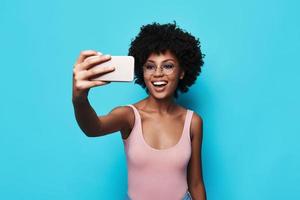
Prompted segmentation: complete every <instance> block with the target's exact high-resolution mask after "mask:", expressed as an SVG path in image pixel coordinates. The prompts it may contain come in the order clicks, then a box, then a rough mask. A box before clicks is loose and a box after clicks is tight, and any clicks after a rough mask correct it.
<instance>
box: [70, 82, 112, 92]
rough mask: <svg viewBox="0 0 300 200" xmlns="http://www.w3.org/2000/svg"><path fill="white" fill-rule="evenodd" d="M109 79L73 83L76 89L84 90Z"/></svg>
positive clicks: (102, 83) (104, 83) (103, 83)
mask: <svg viewBox="0 0 300 200" xmlns="http://www.w3.org/2000/svg"><path fill="white" fill-rule="evenodd" d="M109 83H110V81H78V82H76V83H75V88H76V89H78V90H86V89H89V88H92V87H96V86H101V85H106V84H109Z"/></svg>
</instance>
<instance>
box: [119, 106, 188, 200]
mask: <svg viewBox="0 0 300 200" xmlns="http://www.w3.org/2000/svg"><path fill="white" fill-rule="evenodd" d="M128 106H130V107H131V108H132V109H133V111H134V116H135V122H134V126H133V128H132V131H131V133H130V135H129V137H128V138H126V139H123V143H124V149H125V153H126V161H127V166H128V192H127V195H128V196H129V197H130V199H132V200H153V199H155V200H166V199H172V200H181V199H182V197H183V196H184V194H185V192H186V191H187V190H188V185H187V165H188V162H189V160H190V157H191V137H190V124H191V120H192V115H193V111H192V110H189V109H187V113H186V116H185V121H184V127H183V130H182V133H181V137H180V139H179V141H178V142H177V144H176V145H173V146H171V147H169V148H166V149H156V148H153V147H151V146H150V145H149V144H148V143H147V142H146V141H145V140H144V136H143V133H142V121H141V116H140V114H139V112H138V110H137V108H135V107H134V106H133V105H131V104H129V105H128Z"/></svg>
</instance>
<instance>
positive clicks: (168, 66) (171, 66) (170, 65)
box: [164, 64, 174, 69]
mask: <svg viewBox="0 0 300 200" xmlns="http://www.w3.org/2000/svg"><path fill="white" fill-rule="evenodd" d="M173 67H174V66H173V65H172V64H166V65H164V68H166V69H172V68H173Z"/></svg>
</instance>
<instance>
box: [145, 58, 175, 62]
mask: <svg viewBox="0 0 300 200" xmlns="http://www.w3.org/2000/svg"><path fill="white" fill-rule="evenodd" d="M169 60H171V61H173V62H176V61H175V60H174V59H172V58H169V59H166V60H163V61H162V62H166V61H169ZM147 61H149V62H153V63H155V61H153V60H147Z"/></svg>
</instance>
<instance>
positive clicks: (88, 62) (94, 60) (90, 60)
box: [77, 55, 111, 70]
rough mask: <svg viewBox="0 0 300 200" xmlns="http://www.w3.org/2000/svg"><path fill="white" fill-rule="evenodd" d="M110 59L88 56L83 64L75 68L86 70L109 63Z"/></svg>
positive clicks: (106, 56) (108, 56)
mask: <svg viewBox="0 0 300 200" xmlns="http://www.w3.org/2000/svg"><path fill="white" fill-rule="evenodd" d="M110 59H111V56H110V55H95V56H90V57H88V58H86V59H85V60H84V62H82V63H80V64H79V65H78V66H77V68H78V70H87V69H89V68H91V67H93V66H95V65H97V64H100V63H103V62H106V61H109V60H110Z"/></svg>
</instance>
